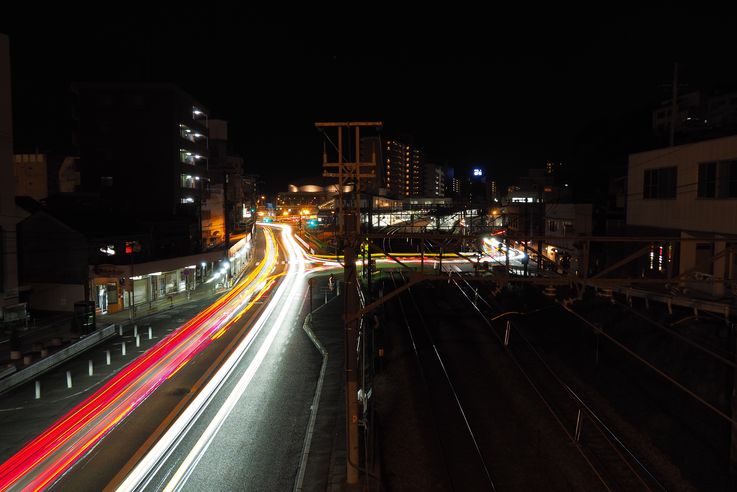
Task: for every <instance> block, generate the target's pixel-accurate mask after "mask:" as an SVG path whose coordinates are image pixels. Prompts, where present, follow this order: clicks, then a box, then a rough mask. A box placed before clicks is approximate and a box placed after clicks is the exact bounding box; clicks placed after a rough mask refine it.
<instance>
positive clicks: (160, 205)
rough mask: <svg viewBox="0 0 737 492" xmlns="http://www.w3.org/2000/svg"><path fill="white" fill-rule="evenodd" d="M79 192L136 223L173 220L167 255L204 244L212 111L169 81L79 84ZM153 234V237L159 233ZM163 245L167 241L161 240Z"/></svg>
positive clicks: (162, 236) (167, 237) (76, 88)
mask: <svg viewBox="0 0 737 492" xmlns="http://www.w3.org/2000/svg"><path fill="white" fill-rule="evenodd" d="M73 89H74V92H75V93H76V96H77V101H76V103H77V104H76V106H77V115H78V118H79V124H78V143H79V155H80V170H81V191H83V192H94V193H99V194H100V196H101V197H102V199H103V200H104V201H105V202H106V204H107V205H108V206H111V207H112V208H114V209H117V210H124V211H126V213H127V214H128V215H129V216H131V217H133V218H137V219H139V220H144V221H148V222H150V223H151V224H152V226H151V227H152V228H153V229H156V227H157V226H156V224H162V223H164V222H166V223H168V225H167V226H166V227H165V229H166V231H167V232H166V233H164V232H163V231H162V233H161V234H158V236H157V240H156V241H157V242H158V243H160V246H161V249H162V251H163V250H166V251H168V252H169V253H168V254H188V253H193V252H196V251H199V250H200V248H201V237H202V234H201V228H202V226H201V207H202V198H203V193H204V191H206V182H207V180H208V164H207V163H208V155H209V153H208V152H209V151H208V116H207V109H206V108H205V107H204V106H203V105H202V104H200V103H199V102H197V101H196V100H194V99H193V98H192V96H190V95H189V94H187V93H185V92H183V91H181V90H180V89H178V88H177V87H175V86H173V85H171V84H75V85H74V86H73ZM155 235H156V234H155ZM164 243H166V244H164Z"/></svg>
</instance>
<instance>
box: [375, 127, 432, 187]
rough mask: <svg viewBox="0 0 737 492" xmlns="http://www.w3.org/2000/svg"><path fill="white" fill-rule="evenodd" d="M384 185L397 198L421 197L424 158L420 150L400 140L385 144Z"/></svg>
mask: <svg viewBox="0 0 737 492" xmlns="http://www.w3.org/2000/svg"><path fill="white" fill-rule="evenodd" d="M383 154H384V155H383V158H384V162H383V163H382V164H381V166H383V168H384V169H383V171H384V172H383V174H384V184H385V187H386V188H388V189H389V192H390V193H392V194H394V195H397V196H421V195H422V191H423V187H422V184H423V183H422V171H423V169H422V167H423V156H422V152H421V151H420V149H418V148H416V147H414V146H412V145H409V144H407V143H404V142H401V141H399V140H387V141H386V142H384V153H383Z"/></svg>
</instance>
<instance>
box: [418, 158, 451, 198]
mask: <svg viewBox="0 0 737 492" xmlns="http://www.w3.org/2000/svg"><path fill="white" fill-rule="evenodd" d="M422 174H423V180H422V183H423V187H422V196H424V197H443V196H445V177H444V175H443V167H442V166H439V165H437V164H430V163H427V164H425V165H424V166H423V168H422Z"/></svg>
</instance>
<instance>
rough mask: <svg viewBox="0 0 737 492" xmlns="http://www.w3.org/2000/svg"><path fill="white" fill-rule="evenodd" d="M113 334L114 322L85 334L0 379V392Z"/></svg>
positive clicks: (24, 381)
mask: <svg viewBox="0 0 737 492" xmlns="http://www.w3.org/2000/svg"><path fill="white" fill-rule="evenodd" d="M113 335H115V325H114V324H113V325H110V326H107V327H105V328H103V329H101V330H97V331H95V332H93V333H91V334H89V335H87V336H86V337H84V338H82V339H80V340H79V341H78V342H76V343H73V344H71V345H69V346H68V347H65V348H63V349H61V350H59V351H58V352H55V353H53V354H51V355H50V356H48V357H46V358H44V359H41V360H40V361H38V362H36V363H35V364H33V365H31V366H30V367H28V368H26V369H22V370H20V371H18V372H16V373H15V374H12V375H10V376H8V377H6V378H3V379H0V393H4V392H6V391H8V390H9V389H11V388H14V387H16V386H18V385H21V384H23V383H27V382H28V381H30V380H31V379H33V378H35V377H37V376H39V375H41V374H43V373H44V372H46V371H49V370H51V369H53V368H54V367H56V366H58V365H59V364H61V363H63V362H65V361H67V360H68V359H70V358H71V357H74V356H75V355H77V354H80V353H82V352H84V351H85V350H87V349H89V348H90V347H93V346H94V345H97V344H98V343H100V342H102V341H103V340H105V339H106V338H109V337H111V336H113Z"/></svg>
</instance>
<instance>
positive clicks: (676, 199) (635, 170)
mask: <svg viewBox="0 0 737 492" xmlns="http://www.w3.org/2000/svg"><path fill="white" fill-rule="evenodd" d="M627 185H628V188H627V189H628V193H629V196H628V203H627V225H628V226H644V227H652V228H657V229H663V230H671V231H673V230H675V231H679V232H680V235H681V238H682V239H686V240H684V241H681V244H680V248H679V252H678V251H677V252H676V253H675V254H676V255H678V260H679V265H678V273H679V274H681V275H684V274H685V275H687V276H688V278H689V279H691V280H700V279H701V280H703V279H705V278H706V279H713V280H715V282H714V284H713V287H709V288H708V289H707V288H705V287H704V286H705V285H708V284H704V283H699V282H686V284H687V285H688V287H689V288H691V289H692V290H701V291H704V292H705V293H709V294H712V295H714V296H716V297H721V296H723V295H725V287H728V286H730V283H731V282H734V279H735V274H736V273H737V265H736V259H735V253H734V247H735V246H736V245H737V135H734V136H731V137H724V138H718V139H714V140H707V141H703V142H697V143H691V144H686V145H679V146H675V147H668V148H663V149H657V150H652V151H648V152H640V153H637V154H631V155H630V157H629V172H628V183H627ZM656 246H657V245H656ZM658 247H659V246H658ZM658 262H660V263H662V261H660V260H658V261H656V263H658Z"/></svg>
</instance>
